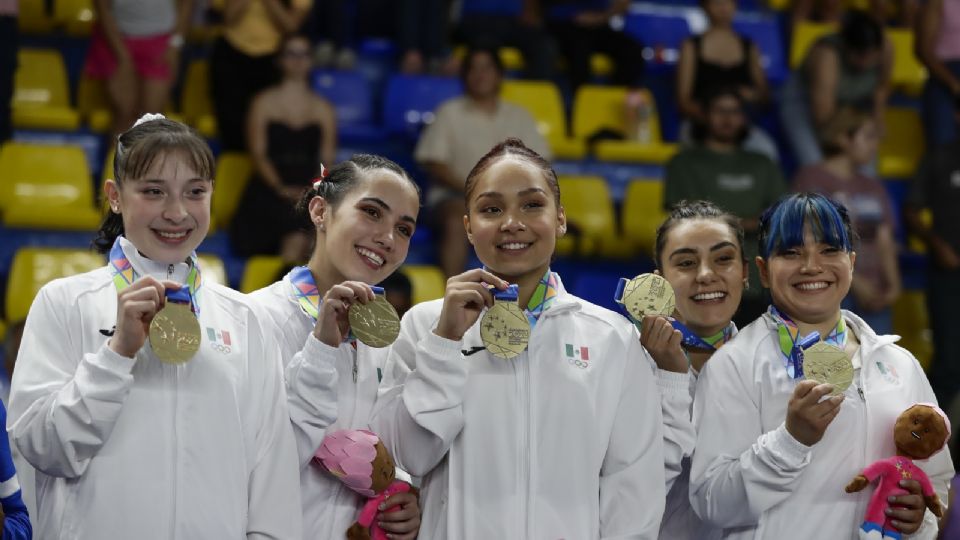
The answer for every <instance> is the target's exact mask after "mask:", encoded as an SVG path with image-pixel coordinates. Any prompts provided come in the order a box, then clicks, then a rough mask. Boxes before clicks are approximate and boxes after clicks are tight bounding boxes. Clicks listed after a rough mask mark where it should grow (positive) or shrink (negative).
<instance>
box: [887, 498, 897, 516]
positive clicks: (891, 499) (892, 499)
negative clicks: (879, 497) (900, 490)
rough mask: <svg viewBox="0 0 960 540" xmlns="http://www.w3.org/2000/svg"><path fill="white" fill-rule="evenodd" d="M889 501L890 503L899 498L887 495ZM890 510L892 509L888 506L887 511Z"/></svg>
mask: <svg viewBox="0 0 960 540" xmlns="http://www.w3.org/2000/svg"><path fill="white" fill-rule="evenodd" d="M887 502H888V503H892V502H897V498H896V497H887ZM889 511H890V509H889V508H888V509H887V512H889Z"/></svg>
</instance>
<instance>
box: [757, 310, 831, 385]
mask: <svg viewBox="0 0 960 540" xmlns="http://www.w3.org/2000/svg"><path fill="white" fill-rule="evenodd" d="M767 313H769V314H770V316H771V317H773V320H774V321H775V322H776V323H777V334H778V337H779V339H778V341H779V343H780V353H781V354H782V355H783V358H784V360H785V361H786V364H787V374H788V375H790V377H791V378H794V379H799V378H802V377H803V351H804V350H805V349H809V348H810V347H811V346H812V345H813V344H814V343H816V342H818V341H820V332H817V331H816V330H814V331H813V332H810V333H809V334H807V335H806V336H801V335H800V328H799V327H798V326H797V323H795V322H793V320H792V319H791V318H790V317H788V316H787V315H786V314H784V313H783V312H781V311H780V310H779V309H777V307H776V306H774V305H772V304H771V305H770V309H769V310H767ZM823 341H824V342H826V343H830V344H831V345H836V346H837V347H840V348H841V349H842V348H843V347H844V345H846V343H847V323H846V322H844V320H843V316H842V315H841V316H840V320H839V321H837V325H836V326H835V327H834V328H833V330H832V331H830V334H828V335H827V337H826V338H824V339H823Z"/></svg>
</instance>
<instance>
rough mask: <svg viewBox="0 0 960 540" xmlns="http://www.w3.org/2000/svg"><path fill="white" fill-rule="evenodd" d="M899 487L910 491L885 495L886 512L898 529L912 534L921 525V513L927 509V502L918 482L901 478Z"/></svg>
mask: <svg viewBox="0 0 960 540" xmlns="http://www.w3.org/2000/svg"><path fill="white" fill-rule="evenodd" d="M900 487H901V488H903V489H905V490H907V491H909V492H910V493H908V494H906V495H897V496H895V497H894V496H891V497H887V502H888V503H890V507H889V508H887V510H886V514H887V517H889V518H890V519H891V523H892V524H893V526H894V527H896V528H897V530H898V531H900V532H902V533H903V534H913V533H915V532H917V530H918V529H919V528H920V525H923V514H924V512H925V511H926V509H927V503H926V502H924V500H923V491H922V490H921V489H920V482H918V481H916V480H912V479H911V480H901V481H900Z"/></svg>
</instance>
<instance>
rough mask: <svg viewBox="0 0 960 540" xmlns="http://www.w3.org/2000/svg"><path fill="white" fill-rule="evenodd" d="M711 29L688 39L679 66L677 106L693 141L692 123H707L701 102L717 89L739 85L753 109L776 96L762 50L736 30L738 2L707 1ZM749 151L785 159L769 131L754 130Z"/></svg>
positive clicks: (687, 137) (748, 141)
mask: <svg viewBox="0 0 960 540" xmlns="http://www.w3.org/2000/svg"><path fill="white" fill-rule="evenodd" d="M700 6H701V7H702V8H703V10H704V12H706V14H707V19H708V20H709V22H710V26H709V27H708V28H707V30H706V32H704V33H702V34H700V35H699V36H694V37H691V38H688V39H686V40H685V41H684V42H683V46H682V47H681V49H680V62H679V65H678V67H677V104H678V105H679V107H680V113H681V114H682V115H683V116H684V117H685V118H686V119H687V120H688V121H687V122H685V123H684V125H683V126H682V127H681V139H683V140H685V141H689V140H690V133H689V132H690V122H701V123H702V122H704V121H705V119H706V115H705V114H704V112H703V110H702V109H701V107H700V103H702V102H703V100H704V99H705V98H706V96H707V93H708V92H709V91H710V89H711V88H713V87H716V86H733V87H734V88H737V89H738V90H739V92H740V97H741V98H743V101H744V103H745V104H746V105H747V106H758V105H765V104H766V103H767V101H768V99H769V97H770V92H769V88H768V87H767V77H766V75H765V74H764V71H763V66H762V65H761V63H760V50H759V49H758V48H757V45H756V44H755V43H753V41H751V40H750V38H748V37H745V36H742V35H740V34H738V33H737V31H736V30H734V29H733V17H734V15H735V14H736V10H737V2H736V0H701V1H700ZM744 147H745V148H747V149H748V150H754V151H756V152H760V153H761V154H765V155H767V156H768V157H769V158H770V159H772V160H774V161H779V160H780V156H779V153H778V152H777V145H776V143H775V142H774V141H773V139H772V138H771V137H770V135H768V134H767V133H766V132H765V131H763V130H762V129H760V128H758V127H757V126H751V127H750V133H749V134H748V135H747V139H746V140H745V141H744Z"/></svg>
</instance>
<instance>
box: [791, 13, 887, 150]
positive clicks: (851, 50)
mask: <svg viewBox="0 0 960 540" xmlns="http://www.w3.org/2000/svg"><path fill="white" fill-rule="evenodd" d="M892 63H893V49H892V47H891V45H890V43H889V42H888V41H887V40H886V38H885V37H884V35H883V28H881V27H880V25H879V24H878V23H877V21H876V20H875V19H874V18H873V17H871V16H870V15H868V14H866V13H864V12H862V11H851V12H849V13H848V14H847V15H846V16H845V18H844V21H843V26H842V27H841V29H840V32H839V33H835V34H830V35H827V36H824V37H822V38H820V39H819V40H818V41H817V42H816V43H814V44H813V46H812V47H811V48H810V50H809V52H808V53H807V57H806V59H804V61H803V64H802V65H801V66H800V68H799V69H798V70H797V71H795V72H794V73H793V74H792V75H791V77H790V79H789V80H788V81H787V83H786V84H785V85H784V88H783V97H782V99H781V104H780V105H781V107H780V117H781V121H782V122H783V125H784V126H787V127H788V128H787V129H785V130H784V134H785V135H786V138H787V141H788V142H789V143H790V146H791V148H792V149H793V156H794V158H796V160H797V162H798V164H799V165H801V166H804V165H812V164H814V163H817V162H819V161H821V160H822V159H823V154H822V153H821V151H820V144H819V141H818V140H817V135H816V134H817V132H818V131H819V130H820V129H821V128H822V127H823V125H824V124H825V123H826V122H827V121H828V120H829V119H830V118H831V117H833V115H834V114H835V113H836V112H837V110H838V109H840V108H842V107H853V108H857V109H861V110H864V111H868V112H869V113H870V114H872V115H873V117H874V119H875V121H876V124H877V127H878V130H879V131H880V133H881V134H882V133H883V113H884V111H885V110H886V105H887V98H888V97H889V95H890V70H891V66H892Z"/></svg>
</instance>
